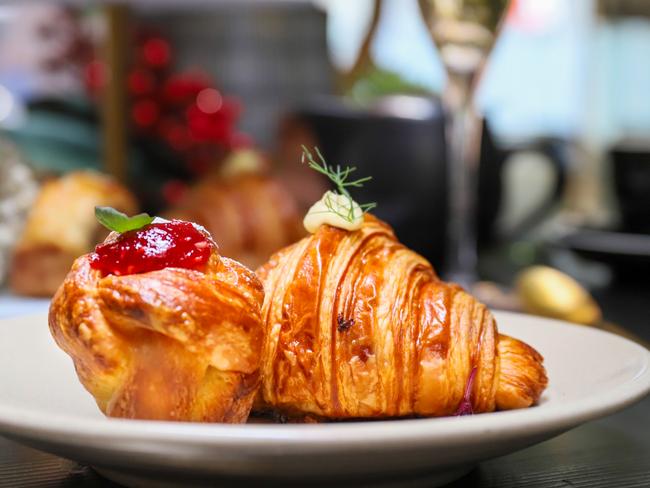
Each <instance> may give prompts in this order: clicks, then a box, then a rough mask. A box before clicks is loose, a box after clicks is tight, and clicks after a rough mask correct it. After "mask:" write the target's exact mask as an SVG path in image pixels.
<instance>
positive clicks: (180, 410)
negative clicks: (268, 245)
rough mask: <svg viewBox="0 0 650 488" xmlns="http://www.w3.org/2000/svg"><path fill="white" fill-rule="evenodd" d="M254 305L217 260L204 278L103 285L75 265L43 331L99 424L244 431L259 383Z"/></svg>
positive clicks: (118, 279)
mask: <svg viewBox="0 0 650 488" xmlns="http://www.w3.org/2000/svg"><path fill="white" fill-rule="evenodd" d="M262 299H263V291H262V286H261V284H260V282H259V281H258V280H257V278H256V277H255V275H254V274H253V273H252V271H250V270H248V269H247V268H245V267H244V266H242V265H240V264H239V263H237V262H235V261H232V260H230V259H227V258H224V257H221V256H219V254H218V253H217V252H216V250H215V251H213V253H212V255H211V256H210V259H209V261H208V263H207V267H206V269H205V271H204V272H203V271H195V270H189V269H181V268H165V269H162V270H159V271H152V272H148V273H142V274H133V275H125V276H113V275H108V276H106V277H102V276H101V274H100V273H99V272H98V271H96V270H94V269H92V268H91V266H90V255H84V256H81V257H80V258H78V259H77V260H76V261H75V263H74V265H73V267H72V270H71V271H70V273H69V274H68V276H67V278H66V279H65V281H64V283H63V284H62V285H61V287H60V288H59V290H58V291H57V293H56V295H55V296H54V299H53V301H52V304H51V307H50V314H49V325H50V330H51V332H52V335H53V336H54V339H55V340H56V342H57V344H58V345H59V346H60V347H61V348H62V349H63V350H64V351H65V352H66V353H68V354H69V355H70V356H71V357H72V359H73V361H74V365H75V368H76V370H77V374H78V376H79V379H80V380H81V382H82V384H83V385H84V386H85V388H86V389H87V390H88V391H89V392H90V393H91V394H92V395H93V396H94V397H95V400H96V401H97V405H98V406H99V408H100V409H101V410H102V411H103V412H104V413H105V414H107V415H109V416H114V417H127V418H140V419H160V420H188V421H189V420H191V421H215V422H216V421H218V422H243V421H245V420H246V418H247V417H248V414H249V412H250V408H251V405H252V401H253V397H254V394H255V391H256V389H257V386H258V383H259V357H260V352H261V346H262V341H263V331H262V327H261V321H260V306H261V303H262Z"/></svg>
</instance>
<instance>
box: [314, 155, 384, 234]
mask: <svg viewBox="0 0 650 488" xmlns="http://www.w3.org/2000/svg"><path fill="white" fill-rule="evenodd" d="M314 151H316V155H317V156H318V159H319V160H320V162H319V161H317V160H316V159H315V158H314V155H313V154H312V153H311V151H310V150H309V149H308V148H307V147H306V146H304V145H303V146H302V158H301V161H302V163H304V162H305V161H306V162H307V165H308V166H309V167H310V168H311V169H313V170H315V171H317V172H319V173H320V174H322V175H325V176H327V177H328V178H329V180H330V181H331V182H332V183H334V185H335V186H336V191H335V192H334V193H336V192H338V194H339V195H343V196H345V197H346V198H347V200H348V205H346V206H344V209H343V210H345V211H344V212H343V211H341V210H340V208H338V207H337V206H335V205H334V203H333V202H332V200H331V199H330V197H329V195H328V196H326V197H325V200H324V203H325V206H326V207H327V210H328V211H329V212H332V213H334V214H336V215H338V216H339V217H341V218H343V219H345V220H347V221H348V222H353V221H354V218H355V215H354V203H355V202H354V200H353V199H352V195H350V192H349V191H348V188H361V187H363V184H364V183H366V182H368V181H370V180H372V176H366V177H364V178H358V179H356V180H351V181H348V178H349V177H350V175H352V173H354V172H355V171H356V170H357V168H356V167H355V166H346V167H345V168H341V166H339V165H338V164H337V165H336V166H333V165H328V164H327V162H326V161H325V158H324V157H323V155H322V154H321V152H320V150H319V149H318V148H317V147H314ZM376 206H377V203H376V202H370V203H364V204H361V205H359V208H360V209H361V211H362V212H363V213H366V212H369V211H370V210H372V209H373V208H375V207H376Z"/></svg>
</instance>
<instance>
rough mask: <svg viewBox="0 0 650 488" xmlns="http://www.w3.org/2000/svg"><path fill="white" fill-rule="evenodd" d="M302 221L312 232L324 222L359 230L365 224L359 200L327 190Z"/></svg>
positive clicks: (341, 227) (308, 230) (340, 227)
mask: <svg viewBox="0 0 650 488" xmlns="http://www.w3.org/2000/svg"><path fill="white" fill-rule="evenodd" d="M350 202H352V207H350ZM343 215H345V216H348V215H349V216H350V217H351V218H349V219H348V218H344V217H343ZM302 223H303V225H304V226H305V229H307V232H310V233H312V234H313V233H314V232H316V230H318V228H319V227H320V226H321V225H323V224H328V225H331V226H332V227H338V228H339V229H345V230H357V229H360V228H361V226H362V225H363V210H361V207H360V206H359V204H358V203H357V202H355V201H354V200H350V198H348V197H347V196H345V195H339V194H338V193H335V192H333V191H326V192H325V193H324V194H323V196H322V197H321V199H320V200H318V201H317V202H316V203H314V204H313V205H312V206H311V208H310V209H309V211H308V212H307V215H305V218H304V219H303V221H302Z"/></svg>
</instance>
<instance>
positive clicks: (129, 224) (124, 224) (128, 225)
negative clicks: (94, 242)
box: [95, 207, 154, 233]
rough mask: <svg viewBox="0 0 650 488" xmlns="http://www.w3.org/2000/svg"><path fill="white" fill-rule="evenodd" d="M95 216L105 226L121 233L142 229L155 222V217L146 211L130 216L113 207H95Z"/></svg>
mask: <svg viewBox="0 0 650 488" xmlns="http://www.w3.org/2000/svg"><path fill="white" fill-rule="evenodd" d="M95 217H96V218H97V220H98V221H99V223H100V224H102V225H103V226H104V227H106V228H107V229H109V230H113V231H115V232H119V233H124V232H128V231H130V230H137V229H140V228H142V227H144V226H145V225H148V224H150V223H151V222H153V219H154V217H151V216H150V215H149V214H146V213H141V214H138V215H134V216H133V217H129V216H128V215H126V214H124V213H122V212H118V211H117V210H115V209H114V208H112V207H95Z"/></svg>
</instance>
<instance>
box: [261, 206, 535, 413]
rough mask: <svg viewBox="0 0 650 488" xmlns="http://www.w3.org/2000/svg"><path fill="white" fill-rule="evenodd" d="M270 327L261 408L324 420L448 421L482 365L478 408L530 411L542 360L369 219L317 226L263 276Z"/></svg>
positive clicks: (276, 258) (386, 228) (474, 390)
mask: <svg viewBox="0 0 650 488" xmlns="http://www.w3.org/2000/svg"><path fill="white" fill-rule="evenodd" d="M257 275H258V276H259V277H260V279H261V280H262V281H263V283H264V289H265V294H266V296H265V301H264V306H263V308H262V318H263V321H264V325H265V327H266V336H265V343H264V351H263V357H262V386H261V391H260V395H259V396H258V399H257V406H256V408H259V409H272V410H275V411H280V412H283V413H286V414H289V415H305V414H311V415H315V416H320V417H327V418H356V417H365V418H367V417H400V416H413V415H422V416H442V415H450V414H453V413H454V412H455V411H456V409H457V407H458V405H459V403H460V402H461V399H462V397H463V391H464V389H465V386H466V384H467V382H468V379H469V377H470V374H471V371H472V370H473V369H474V368H476V374H475V379H474V382H473V388H472V395H471V401H472V406H473V409H474V411H475V412H489V411H493V410H495V409H496V408H498V409H510V408H519V407H527V406H530V405H531V404H533V403H534V402H536V401H537V400H538V399H539V397H540V395H541V393H542V391H543V390H544V388H545V387H546V384H547V378H546V372H545V370H544V367H543V365H542V357H541V355H539V353H537V352H536V351H535V350H534V349H533V348H531V347H530V346H528V345H526V344H524V343H523V342H520V341H518V340H516V339H513V338H510V337H508V336H504V335H499V334H498V331H497V327H496V323H495V320H494V318H493V317H492V315H491V313H490V312H489V310H488V309H487V308H486V307H485V306H484V305H483V304H481V303H479V302H477V301H476V300H475V299H474V298H473V297H472V296H471V295H469V294H468V293H466V292H465V291H463V289H462V288H461V287H459V286H457V285H453V284H447V283H444V282H442V281H440V280H439V279H438V277H437V276H436V274H435V272H434V271H433V269H432V267H431V265H430V264H429V263H428V262H427V261H426V260H425V259H424V258H422V257H421V256H419V255H418V254H416V253H414V252H412V251H410V250H409V249H407V248H406V247H405V246H403V245H402V244H400V243H399V242H398V241H397V239H396V238H395V235H394V234H393V232H392V230H391V229H390V227H389V226H387V225H386V224H385V223H383V222H381V221H379V220H378V219H376V218H374V217H372V216H369V215H366V217H365V221H364V224H363V226H362V228H361V229H360V230H358V231H354V232H347V231H344V230H341V229H337V228H334V227H330V226H327V225H323V226H321V227H320V228H319V229H318V231H317V232H316V233H315V234H314V235H312V236H310V237H307V238H305V239H303V240H301V241H299V242H298V243H296V244H294V245H292V246H290V247H288V248H285V249H283V250H281V251H280V252H278V253H277V254H275V255H274V256H273V257H272V258H271V260H270V261H269V262H268V263H267V264H266V265H264V266H262V267H261V268H260V269H258V271H257Z"/></svg>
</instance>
